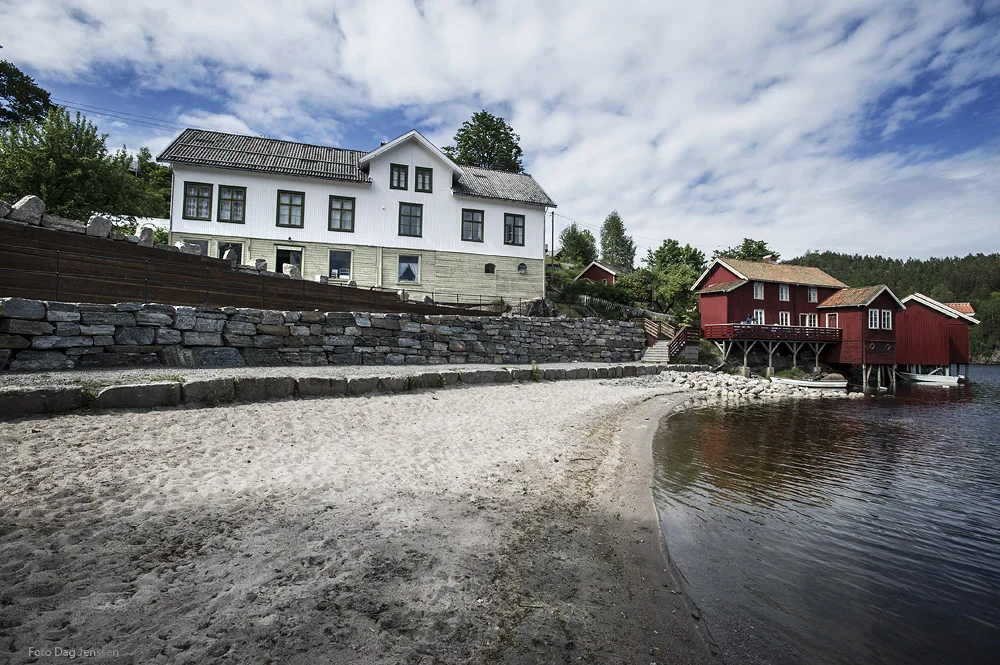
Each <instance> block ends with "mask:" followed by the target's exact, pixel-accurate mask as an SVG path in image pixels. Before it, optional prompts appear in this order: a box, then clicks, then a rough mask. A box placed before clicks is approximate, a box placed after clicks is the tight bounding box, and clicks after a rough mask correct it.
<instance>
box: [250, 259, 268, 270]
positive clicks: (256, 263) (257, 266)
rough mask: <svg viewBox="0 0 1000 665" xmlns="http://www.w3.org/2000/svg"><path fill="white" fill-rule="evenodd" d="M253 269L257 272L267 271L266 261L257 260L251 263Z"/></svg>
mask: <svg viewBox="0 0 1000 665" xmlns="http://www.w3.org/2000/svg"><path fill="white" fill-rule="evenodd" d="M253 267H254V268H255V269H256V270H258V271H262V270H267V259H257V260H256V261H254V262H253Z"/></svg>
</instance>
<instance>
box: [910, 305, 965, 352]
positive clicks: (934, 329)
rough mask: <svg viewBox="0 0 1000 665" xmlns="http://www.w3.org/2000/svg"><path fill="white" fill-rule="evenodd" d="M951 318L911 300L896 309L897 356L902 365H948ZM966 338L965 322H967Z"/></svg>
mask: <svg viewBox="0 0 1000 665" xmlns="http://www.w3.org/2000/svg"><path fill="white" fill-rule="evenodd" d="M950 320H951V319H950V318H949V317H947V316H945V315H944V314H942V313H940V312H937V311H935V310H933V309H931V308H930V307H927V306H926V305H922V304H920V303H918V302H916V301H914V300H911V301H910V302H909V303H907V306H906V310H905V311H902V312H900V313H899V332H898V334H897V336H896V340H897V348H896V358H897V360H898V361H899V363H900V364H901V365H947V364H948V362H949V357H950V355H949V335H948V330H949V328H948V321H950ZM966 339H967V340H968V326H966Z"/></svg>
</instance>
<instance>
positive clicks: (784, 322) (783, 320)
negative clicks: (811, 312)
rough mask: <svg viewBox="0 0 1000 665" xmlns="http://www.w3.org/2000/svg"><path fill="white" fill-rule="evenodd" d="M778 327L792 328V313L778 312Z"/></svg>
mask: <svg viewBox="0 0 1000 665" xmlns="http://www.w3.org/2000/svg"><path fill="white" fill-rule="evenodd" d="M778 325H779V326H790V325H792V313H791V312H778Z"/></svg>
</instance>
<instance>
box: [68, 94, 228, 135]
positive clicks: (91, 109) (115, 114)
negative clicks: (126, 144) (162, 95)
mask: <svg viewBox="0 0 1000 665" xmlns="http://www.w3.org/2000/svg"><path fill="white" fill-rule="evenodd" d="M52 100H53V101H55V102H57V103H59V104H61V105H62V106H65V107H66V108H69V109H72V110H74V111H79V112H81V113H84V114H87V115H96V116H100V117H103V118H110V119H112V120H118V121H120V122H124V123H126V124H130V125H136V126H138V127H147V128H150V129H164V130H169V131H177V130H179V129H187V128H189V127H190V128H193V129H202V130H205V131H209V130H207V129H206V128H204V127H196V126H193V125H190V124H186V123H181V122H176V121H174V120H166V119H164V118H157V117H154V116H148V115H140V114H138V113H129V112H128V111H119V110H116V109H109V108H105V107H102V106H95V105H93V104H86V103H84V102H77V101H73V100H70V99H59V98H56V97H53V98H52Z"/></svg>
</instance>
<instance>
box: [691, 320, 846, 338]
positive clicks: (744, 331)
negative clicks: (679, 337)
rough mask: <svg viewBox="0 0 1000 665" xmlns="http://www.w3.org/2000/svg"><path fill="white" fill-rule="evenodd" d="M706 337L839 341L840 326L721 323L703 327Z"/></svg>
mask: <svg viewBox="0 0 1000 665" xmlns="http://www.w3.org/2000/svg"><path fill="white" fill-rule="evenodd" d="M702 331H703V332H704V334H705V339H759V340H777V341H791V342H839V341H840V340H841V335H842V331H841V329H840V328H812V327H808V326H759V325H755V324H748V323H720V324H714V325H707V326H703V327H702Z"/></svg>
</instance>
